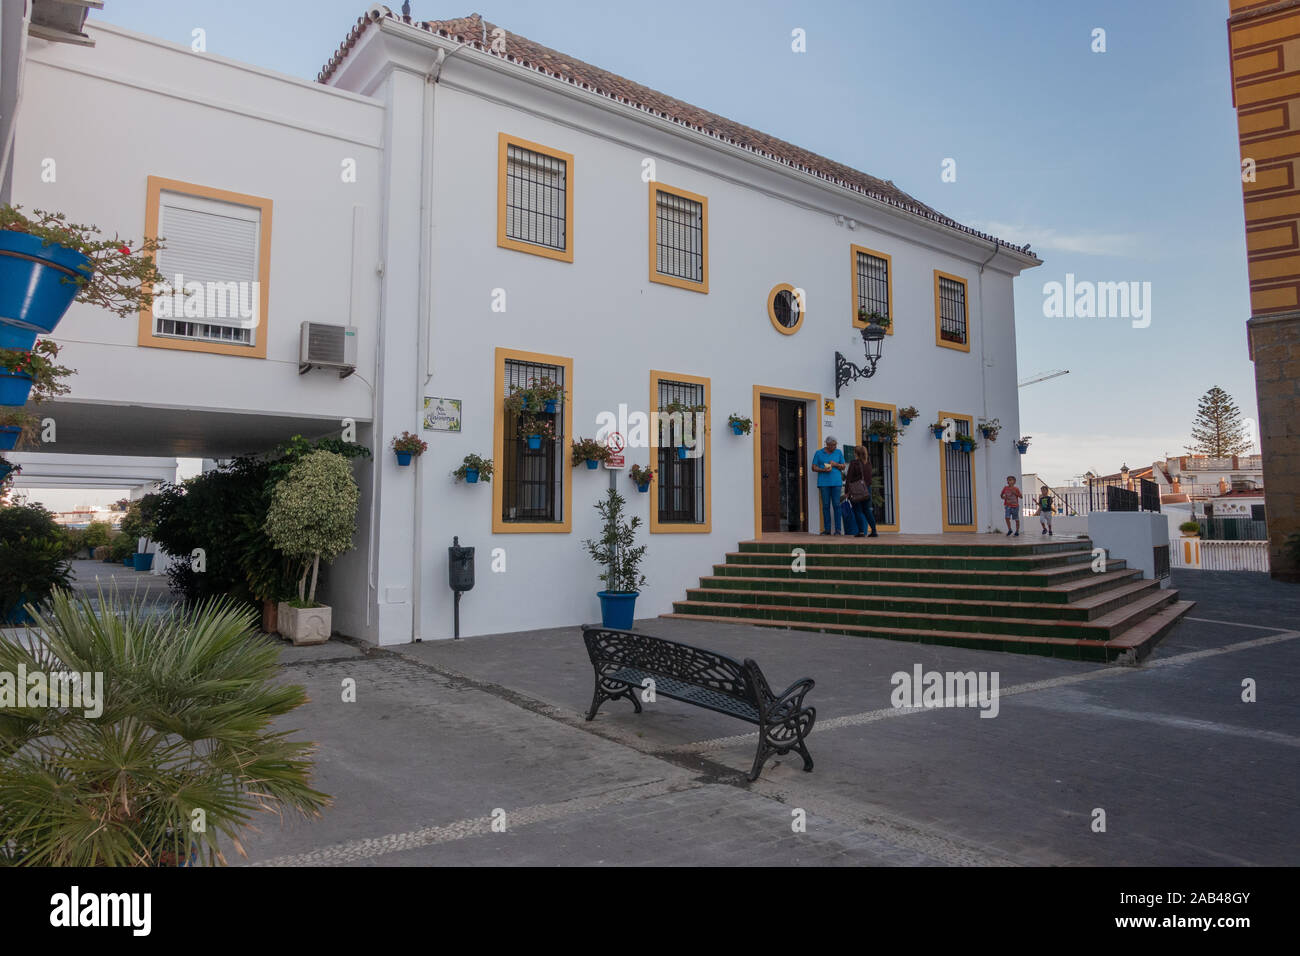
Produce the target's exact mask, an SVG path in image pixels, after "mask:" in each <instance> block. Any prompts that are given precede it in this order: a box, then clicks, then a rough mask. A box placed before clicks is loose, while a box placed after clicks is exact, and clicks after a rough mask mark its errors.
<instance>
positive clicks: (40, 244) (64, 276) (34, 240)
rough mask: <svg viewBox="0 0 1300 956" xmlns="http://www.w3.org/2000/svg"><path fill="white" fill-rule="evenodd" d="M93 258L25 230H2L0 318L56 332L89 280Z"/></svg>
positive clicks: (15, 323) (34, 329) (38, 329)
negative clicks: (83, 283)
mask: <svg viewBox="0 0 1300 956" xmlns="http://www.w3.org/2000/svg"><path fill="white" fill-rule="evenodd" d="M93 271H94V270H93V268H92V266H91V261H90V259H89V258H87V257H86V256H83V255H82V254H81V253H80V252H78V251H77V250H75V249H69V248H68V247H67V246H62V245H58V244H57V243H54V244H50V245H46V243H45V241H44V240H43V239H41V238H39V237H37V236H32V235H28V234H27V233H25V232H14V231H11V230H8V229H3V230H0V321H3V322H4V324H6V325H13V326H17V327H19V328H23V329H30V330H32V331H35V332H52V331H54V327H55V326H56V325H58V324H59V320H60V319H62V318H63V314H64V313H65V312H67V311H68V306H70V305H72V300H73V299H75V298H76V297H77V293H78V292H79V291H80V290H81V284H80V283H78V282H77V279H78V278H81V279H87V280H88V279H89V278H90V276H91V274H92V272H93Z"/></svg>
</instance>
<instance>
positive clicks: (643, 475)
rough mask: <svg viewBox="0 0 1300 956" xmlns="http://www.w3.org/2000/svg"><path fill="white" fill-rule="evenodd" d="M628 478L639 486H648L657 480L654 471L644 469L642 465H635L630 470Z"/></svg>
mask: <svg viewBox="0 0 1300 956" xmlns="http://www.w3.org/2000/svg"><path fill="white" fill-rule="evenodd" d="M627 476H628V477H629V478H631V479H632V480H633V481H634V482H636V483H637V484H638V485H648V484H650V482H652V481H654V480H655V473H654V471H653V469H650V468H642V467H641V466H640V465H633V466H632V467H631V468H629V469H628V472H627Z"/></svg>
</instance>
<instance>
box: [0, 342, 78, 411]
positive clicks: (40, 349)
mask: <svg viewBox="0 0 1300 956" xmlns="http://www.w3.org/2000/svg"><path fill="white" fill-rule="evenodd" d="M58 356H59V346H58V345H56V344H55V343H54V342H51V341H50V340H49V339H42V340H41V341H39V342H37V343H36V344H35V345H34V346H32V349H31V351H24V350H23V349H0V369H3V370H4V371H6V372H12V373H14V374H17V375H26V376H27V377H28V378H30V379H32V380H33V382H34V383H35V384H33V386H32V395H31V398H32V401H34V402H42V401H45V399H47V398H53V397H54V396H55V395H66V394H67V393H68V392H70V391H71V390H72V389H71V387H70V386H68V385H67V384H66V383H64V382H63V381H61V379H63V378H64V377H66V376H68V375H71V374H73V371H74V370H73V369H70V368H65V367H64V366H62V365H58V364H56V363H55V361H54V360H55V359H56V358H58Z"/></svg>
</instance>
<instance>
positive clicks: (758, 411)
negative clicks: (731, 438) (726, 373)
mask: <svg viewBox="0 0 1300 956" xmlns="http://www.w3.org/2000/svg"><path fill="white" fill-rule="evenodd" d="M764 396H767V397H768V398H793V399H797V400H802V401H804V402H812V413H811V414H812V416H813V417H814V418H815V419H816V420H817V444H816V445H815V446H813V450H816V449H817V448H821V447H822V415H821V412H822V397H821V395H819V394H817V393H816V392H798V391H795V390H794V389H791V388H772V387H770V386H767V385H755V386H754V429H753V431H752V432H751V433H750V438H751V439H752V440H753V442H754V537H755V538H761V537H762V536H763V484H762V480H763V478H762V476H763V442H762V431H763V409H762V404H763V403H762V399H763V397H764ZM805 421H806V419H805ZM804 451H805V452H806V453H807V454H809V455H811V454H812V451H810V450H809V449H808V448H804ZM799 466H800V467H801V468H803V469H804V474H805V475H810V474H811V471H809V470H808V463H807V462H806V461H801V462H800V463H799ZM812 487H813V485H812V483H811V482H808V488H812ZM807 497H808V495H807V489H805V494H804V498H805V501H804V507H805V508H808V509H809V510H808V511H807V512H806V513H807V515H808V527H809V528H811V527H812V511H811V507H812V506H811V505H810V504H809V503H808V501H807V500H806V499H807Z"/></svg>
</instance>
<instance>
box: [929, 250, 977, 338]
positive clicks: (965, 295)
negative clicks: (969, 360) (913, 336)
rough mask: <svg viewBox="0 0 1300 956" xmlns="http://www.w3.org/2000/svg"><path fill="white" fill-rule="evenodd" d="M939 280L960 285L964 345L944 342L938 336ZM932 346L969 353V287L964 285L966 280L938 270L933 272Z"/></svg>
mask: <svg viewBox="0 0 1300 956" xmlns="http://www.w3.org/2000/svg"><path fill="white" fill-rule="evenodd" d="M940 279H951V280H952V281H953V282H960V283H961V288H962V294H961V299H962V308H963V309H965V311H966V316H965V319H966V342H965V343H964V344H960V345H959V344H958V343H956V342H945V341H944V340H943V337H942V336H940V334H939V330H940V321H939V280H940ZM934 344H935V345H938V346H939V347H940V348H945V349H953V350H955V351H958V352H969V351H970V287H969V286H968V285H967V284H966V280H965V279H963V278H962V277H961V276H955V275H953V274H952V273H950V272H940V271H939V270H938V269H935V270H934Z"/></svg>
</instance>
